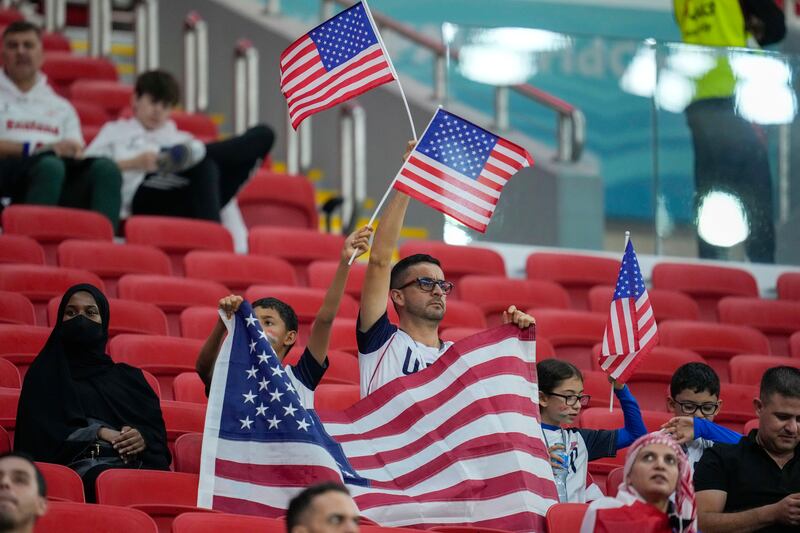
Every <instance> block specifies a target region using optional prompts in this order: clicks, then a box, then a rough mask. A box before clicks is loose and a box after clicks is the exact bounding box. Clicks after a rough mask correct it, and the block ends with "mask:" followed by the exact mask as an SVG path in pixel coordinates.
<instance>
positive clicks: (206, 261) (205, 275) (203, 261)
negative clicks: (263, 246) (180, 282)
mask: <svg viewBox="0 0 800 533" xmlns="http://www.w3.org/2000/svg"><path fill="white" fill-rule="evenodd" d="M183 264H184V273H185V275H186V277H188V278H198V279H208V280H212V281H218V282H220V283H222V284H224V285H225V286H226V287H229V288H230V289H231V290H233V291H236V292H241V291H243V290H245V289H246V288H247V287H249V286H250V285H255V284H263V285H297V275H296V274H295V271H294V268H293V267H292V265H290V264H289V263H288V262H287V261H285V260H283V259H280V258H278V257H267V256H260V255H241V254H235V253H230V252H206V251H194V252H189V253H188V254H186V257H184V258H183Z"/></svg>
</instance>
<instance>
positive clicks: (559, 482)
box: [553, 451, 569, 503]
mask: <svg viewBox="0 0 800 533" xmlns="http://www.w3.org/2000/svg"><path fill="white" fill-rule="evenodd" d="M556 453H557V454H558V457H559V459H560V460H561V466H554V467H553V479H555V482H556V492H558V501H559V502H561V503H566V502H567V501H569V496H568V492H567V474H569V454H568V453H566V452H563V451H561V452H556Z"/></svg>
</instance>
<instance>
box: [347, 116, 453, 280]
mask: <svg viewBox="0 0 800 533" xmlns="http://www.w3.org/2000/svg"><path fill="white" fill-rule="evenodd" d="M441 108H442V106H439V108H438V109H437V110H436V113H434V114H433V116H432V117H431V119H430V121H428V125H427V126H425V130H424V131H423V132H422V137H425V134H426V133H427V132H428V128H430V127H431V123H432V122H433V119H435V118H436V115H437V114H438V113H439V109H441ZM410 117H411V115H409V118H410ZM416 141H417V138H416V137H414V142H416ZM414 148H415V149H416V146H415V147H414ZM413 151H414V150H412V152H413ZM408 156H409V157H411V154H409V155H408ZM405 164H406V162H405V161H403V165H405ZM402 168H403V166H402V165H401V166H400V169H402ZM399 175H400V172H399V171H398V172H397V174H396V175H395V177H394V179H393V180H392V181H391V183H389V187H388V188H387V189H386V192H385V193H383V198H381V201H380V202H378V207H376V208H375V211H373V213H372V217H370V219H369V222H367V226H372V224H374V223H375V218H376V217H377V216H378V213H379V212H380V210H381V207H383V204H384V203H385V202H386V199H387V198H388V197H389V193H390V192H392V187H393V186H394V182H395V181H397V177H398V176H399ZM370 241H371V240H370ZM371 244H372V242H370V245H371ZM357 253H358V250H356V251H354V252H353V255H351V256H350V261H348V262H347V264H348V265H352V264H353V261H355V259H356V254H357Z"/></svg>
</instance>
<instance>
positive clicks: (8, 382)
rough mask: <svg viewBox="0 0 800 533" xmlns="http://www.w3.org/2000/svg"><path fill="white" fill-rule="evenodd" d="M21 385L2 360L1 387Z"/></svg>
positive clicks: (16, 372)
mask: <svg viewBox="0 0 800 533" xmlns="http://www.w3.org/2000/svg"><path fill="white" fill-rule="evenodd" d="M351 359H352V357H351ZM356 375H358V374H356ZM21 384H22V380H21V379H20V377H19V370H17V367H16V366H14V363H12V362H11V361H9V360H7V359H3V358H0V387H5V388H9V389H18V388H20V385H21Z"/></svg>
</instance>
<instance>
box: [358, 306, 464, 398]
mask: <svg viewBox="0 0 800 533" xmlns="http://www.w3.org/2000/svg"><path fill="white" fill-rule="evenodd" d="M360 320H361V319H360V318H359V321H360ZM359 323H360V322H359ZM356 341H357V342H358V369H359V373H360V375H361V377H360V384H361V397H362V398H363V397H364V396H366V395H368V394H370V393H372V392H375V391H376V390H378V388H380V387H381V386H382V385H384V384H386V383H389V382H390V381H392V380H394V379H397V378H399V377H402V376H407V375H409V374H414V373H416V372H419V371H420V370H422V369H424V368H427V367H428V366H430V365H431V364H432V363H433V362H434V361H436V360H437V359H438V358H439V356H440V355H442V354H443V353H444V352H445V351H447V349H448V348H450V346H452V345H453V343H452V342H442V343H441V345H440V346H439V347H438V348H436V347H432V346H425V345H423V344H420V343H418V342H416V341H415V340H414V339H413V338H411V336H410V335H409V334H408V333H406V332H405V331H403V330H401V329H399V328H398V327H397V326H396V325H394V324H392V323H391V322H390V321H389V317H388V315H387V314H386V313H384V314H383V316H381V317H380V318H379V319H378V321H377V322H375V324H373V325H372V327H370V328H369V330H367V331H366V332H361V331H360V330H359V329H358V325H357V326H356Z"/></svg>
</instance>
